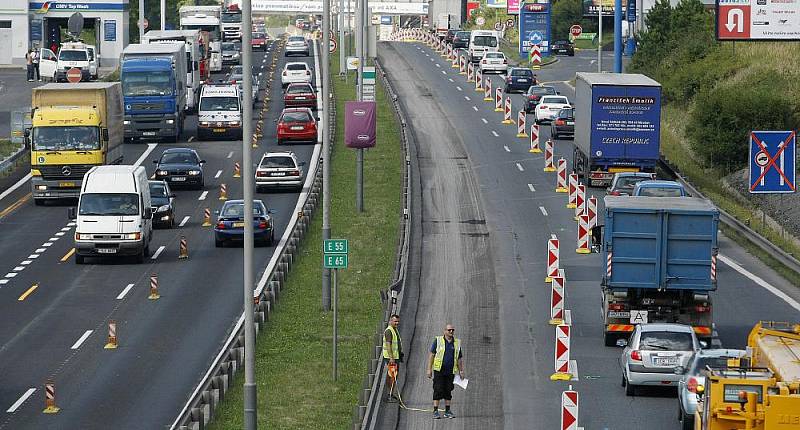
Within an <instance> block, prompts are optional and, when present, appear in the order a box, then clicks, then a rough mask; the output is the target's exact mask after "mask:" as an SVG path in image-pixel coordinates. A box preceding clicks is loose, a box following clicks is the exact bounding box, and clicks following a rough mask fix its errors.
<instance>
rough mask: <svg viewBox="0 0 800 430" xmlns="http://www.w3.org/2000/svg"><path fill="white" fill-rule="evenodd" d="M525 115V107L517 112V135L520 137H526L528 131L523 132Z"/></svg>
mask: <svg viewBox="0 0 800 430" xmlns="http://www.w3.org/2000/svg"><path fill="white" fill-rule="evenodd" d="M527 116H528V114H527V113H525V109H522V110H521V111H519V112H517V137H519V138H522V139H527V138H528V133H525V128H526V127H525V119H526V118H527Z"/></svg>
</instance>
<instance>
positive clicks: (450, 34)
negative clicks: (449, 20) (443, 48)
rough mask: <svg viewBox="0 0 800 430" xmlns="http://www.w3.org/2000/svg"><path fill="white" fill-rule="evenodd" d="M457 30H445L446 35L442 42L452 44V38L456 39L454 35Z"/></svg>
mask: <svg viewBox="0 0 800 430" xmlns="http://www.w3.org/2000/svg"><path fill="white" fill-rule="evenodd" d="M457 32H458V30H447V35H446V36H445V37H444V41H445V42H447V43H453V38H454V37H456V33H457Z"/></svg>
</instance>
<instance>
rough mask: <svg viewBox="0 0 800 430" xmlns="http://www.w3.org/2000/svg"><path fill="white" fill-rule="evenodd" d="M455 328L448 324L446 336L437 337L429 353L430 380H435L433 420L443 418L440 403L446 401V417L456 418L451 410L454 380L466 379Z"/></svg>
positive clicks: (445, 331)
mask: <svg viewBox="0 0 800 430" xmlns="http://www.w3.org/2000/svg"><path fill="white" fill-rule="evenodd" d="M455 331H456V329H455V327H453V325H452V324H447V325H446V327H445V329H444V336H436V338H435V339H434V340H433V344H432V345H431V349H430V351H429V352H428V379H430V378H431V377H432V378H433V419H435V420H438V419H440V418H441V417H442V415H440V414H439V401H440V400H441V399H444V408H445V410H444V415H443V416H444V417H445V418H455V417H456V416H455V415H454V414H453V412H452V411H451V410H450V401H451V400H452V398H453V395H452V392H453V380H454V379H455V376H456V375H459V377H461V379H464V356H463V352H462V351H461V340H460V339H458V338H457V337H455V336H454V334H455Z"/></svg>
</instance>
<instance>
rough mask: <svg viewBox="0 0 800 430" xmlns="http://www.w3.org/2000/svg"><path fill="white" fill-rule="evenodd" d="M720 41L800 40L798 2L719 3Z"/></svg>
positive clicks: (744, 0)
mask: <svg viewBox="0 0 800 430" xmlns="http://www.w3.org/2000/svg"><path fill="white" fill-rule="evenodd" d="M717 39H718V40H775V41H779V40H800V3H798V2H797V0H717Z"/></svg>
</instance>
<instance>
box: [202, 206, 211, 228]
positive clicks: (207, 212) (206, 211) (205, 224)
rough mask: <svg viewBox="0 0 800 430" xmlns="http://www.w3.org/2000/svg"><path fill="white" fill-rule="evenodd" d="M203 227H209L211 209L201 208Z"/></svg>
mask: <svg viewBox="0 0 800 430" xmlns="http://www.w3.org/2000/svg"><path fill="white" fill-rule="evenodd" d="M202 226H203V227H211V209H209V208H205V209H203V224H202Z"/></svg>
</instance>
